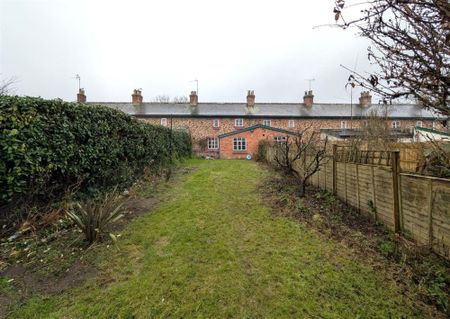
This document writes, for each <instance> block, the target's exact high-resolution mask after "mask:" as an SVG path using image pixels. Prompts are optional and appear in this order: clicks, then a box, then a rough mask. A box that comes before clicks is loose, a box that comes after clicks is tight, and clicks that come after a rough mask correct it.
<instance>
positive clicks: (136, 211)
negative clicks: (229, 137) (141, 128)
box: [0, 168, 193, 318]
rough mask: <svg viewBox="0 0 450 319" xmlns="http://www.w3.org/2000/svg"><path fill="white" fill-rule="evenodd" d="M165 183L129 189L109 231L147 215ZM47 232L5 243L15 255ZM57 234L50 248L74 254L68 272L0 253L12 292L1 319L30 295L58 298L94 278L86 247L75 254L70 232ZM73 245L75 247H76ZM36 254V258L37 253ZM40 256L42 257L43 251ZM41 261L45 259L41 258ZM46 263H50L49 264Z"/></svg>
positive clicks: (0, 271)
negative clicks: (120, 211)
mask: <svg viewBox="0 0 450 319" xmlns="http://www.w3.org/2000/svg"><path fill="white" fill-rule="evenodd" d="M192 170H193V169H192V168H181V169H177V170H174V171H173V172H171V174H170V176H169V177H170V179H171V180H176V179H177V178H178V177H180V176H183V175H187V174H189V173H190V172H191V171H192ZM166 175H167V174H166ZM167 181H168V176H159V177H155V176H153V177H152V178H151V180H143V181H141V182H140V183H138V184H137V185H135V187H134V189H130V191H129V193H130V195H129V196H128V198H127V199H126V201H125V203H124V205H123V206H122V207H123V217H122V218H121V219H119V220H118V221H116V223H114V224H113V225H111V226H110V227H109V231H111V232H119V231H121V230H122V229H124V228H125V227H126V225H127V224H128V223H130V221H132V220H133V219H135V218H136V217H139V216H141V215H144V214H148V213H150V212H151V210H152V209H153V207H154V206H155V205H156V204H157V203H159V202H160V201H161V199H162V197H161V196H160V195H161V194H159V193H158V191H157V186H158V185H159V184H161V183H164V182H167ZM49 227H50V226H49ZM48 231H49V229H48V228H46V229H39V230H37V231H36V232H34V233H32V234H27V236H23V237H20V238H18V239H17V243H14V242H13V243H8V244H15V245H12V246H11V247H10V246H7V247H10V249H11V250H12V251H14V250H15V249H17V246H20V243H22V242H30V241H35V242H40V241H41V240H42V239H43V238H48V237H49V236H48ZM58 233H63V234H64V235H58V236H53V237H56V238H55V239H52V241H53V242H52V244H53V245H54V244H55V242H57V245H54V246H52V247H53V248H54V247H57V249H61V251H59V253H63V254H64V255H69V254H74V251H75V254H76V255H75V257H76V258H74V262H73V263H72V264H71V265H70V266H69V267H68V268H67V269H46V268H45V266H42V264H40V265H39V266H38V267H36V265H34V264H32V263H30V262H28V261H27V260H26V258H23V259H22V260H20V259H19V260H14V259H11V258H10V256H11V251H8V252H5V251H4V252H3V253H0V277H3V278H7V279H8V280H12V282H11V285H12V287H13V290H14V291H13V292H11V293H10V294H7V295H0V318H3V317H5V316H6V314H7V313H8V309H9V308H10V307H12V306H14V305H18V304H20V303H22V302H25V301H26V300H27V299H28V298H30V297H32V296H33V295H36V294H42V295H55V294H60V293H63V292H65V291H67V290H70V289H71V288H74V287H76V286H79V285H81V284H82V283H84V282H85V281H86V280H88V279H91V278H94V277H96V276H97V268H96V266H95V264H94V262H93V261H91V260H89V257H88V256H87V255H86V254H84V253H85V251H86V248H87V247H84V248H83V244H81V243H80V244H78V245H79V246H80V247H79V248H76V249H75V250H74V248H73V244H74V243H73V236H72V237H71V236H69V233H70V232H68V231H64V232H60V231H58ZM72 234H73V233H72ZM52 235H53V234H52ZM52 235H50V236H52ZM106 244H108V241H105V242H102V243H98V244H96V245H106ZM75 245H77V244H76V243H75ZM97 248H98V247H97ZM97 248H95V249H97ZM64 249H65V250H64ZM87 249H89V248H87ZM37 253H38V254H39V252H37ZM40 253H41V254H42V251H41V252H40ZM25 255H26V253H25ZM42 257H43V258H44V257H45V256H44V254H43V255H42ZM83 257H87V258H83ZM40 258H41V256H36V258H35V259H37V260H39V259H40ZM2 259H3V260H2ZM49 262H50V263H52V260H50V261H49ZM51 266H52V267H53V268H55V267H58V265H57V264H52V265H51Z"/></svg>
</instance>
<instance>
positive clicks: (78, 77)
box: [75, 74, 81, 90]
mask: <svg viewBox="0 0 450 319" xmlns="http://www.w3.org/2000/svg"><path fill="white" fill-rule="evenodd" d="M75 79H77V80H78V90H80V89H81V76H80V75H79V74H75Z"/></svg>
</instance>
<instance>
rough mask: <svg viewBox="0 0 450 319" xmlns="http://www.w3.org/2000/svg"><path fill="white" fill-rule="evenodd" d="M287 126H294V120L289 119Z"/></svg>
mask: <svg viewBox="0 0 450 319" xmlns="http://www.w3.org/2000/svg"><path fill="white" fill-rule="evenodd" d="M288 127H289V128H294V127H295V122H294V120H289V121H288Z"/></svg>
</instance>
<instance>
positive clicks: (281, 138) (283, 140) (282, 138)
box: [273, 136, 287, 143]
mask: <svg viewBox="0 0 450 319" xmlns="http://www.w3.org/2000/svg"><path fill="white" fill-rule="evenodd" d="M273 140H274V142H276V143H286V141H287V137H286V136H274V138H273Z"/></svg>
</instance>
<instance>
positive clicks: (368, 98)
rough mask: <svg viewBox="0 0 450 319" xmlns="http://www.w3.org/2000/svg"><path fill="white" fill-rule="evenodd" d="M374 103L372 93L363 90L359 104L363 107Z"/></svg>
mask: <svg viewBox="0 0 450 319" xmlns="http://www.w3.org/2000/svg"><path fill="white" fill-rule="evenodd" d="M371 105H372V95H370V92H369V91H363V92H361V96H360V98H359V106H361V107H369V106H371Z"/></svg>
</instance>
